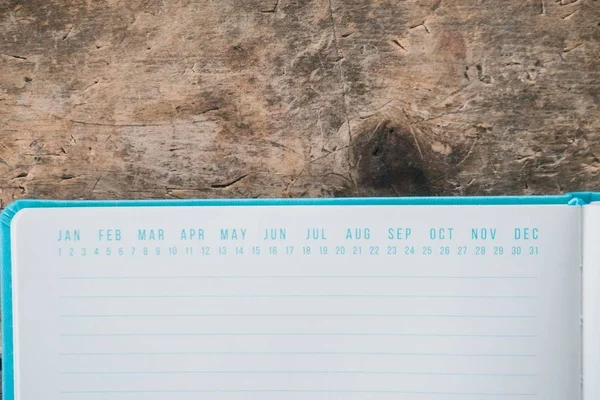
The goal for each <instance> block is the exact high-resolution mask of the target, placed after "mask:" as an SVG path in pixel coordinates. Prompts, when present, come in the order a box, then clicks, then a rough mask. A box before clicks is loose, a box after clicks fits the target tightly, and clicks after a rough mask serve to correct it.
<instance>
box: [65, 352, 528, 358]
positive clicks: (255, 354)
mask: <svg viewBox="0 0 600 400" xmlns="http://www.w3.org/2000/svg"><path fill="white" fill-rule="evenodd" d="M159 355H160V356H166V355H178V356H179V355H221V356H222V355H235V356H244V355H251V356H257V355H260V356H265V355H276V356H279V355H328V356H332V355H355V356H419V357H537V355H535V354H483V353H394V352H341V351H334V352H327V351H323V352H311V351H295V352H294V351H292V352H290V351H272V352H268V351H266V352H265V351H262V352H261V351H257V352H243V351H242V352H240V351H206V352H194V351H191V352H190V351H182V352H158V353H145V352H144V353H143V352H139V353H61V354H60V356H159Z"/></svg>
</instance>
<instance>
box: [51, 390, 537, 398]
mask: <svg viewBox="0 0 600 400" xmlns="http://www.w3.org/2000/svg"><path fill="white" fill-rule="evenodd" d="M60 393H61V394H118V393H163V394H166V393H169V394H174V393H214V394H216V393H232V394H233V393H240V394H242V393H310V394H319V393H324V394H395V395H398V394H414V395H431V396H434V395H435V396H502V397H507V396H510V397H535V396H537V395H536V394H535V393H486V392H426V391H404V390H307V389H299V390H289V389H288V390H285V389H284V390H276V389H247V390H232V389H219V390H206V389H205V390H202V389H199V390H192V389H189V390H90V391H88V390H63V391H61V392H60Z"/></svg>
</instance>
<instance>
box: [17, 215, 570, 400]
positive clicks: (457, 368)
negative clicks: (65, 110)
mask: <svg viewBox="0 0 600 400" xmlns="http://www.w3.org/2000/svg"><path fill="white" fill-rule="evenodd" d="M580 232H581V208H580V207H570V206H484V207H474V206H453V207H450V206H429V207H422V206H411V207H406V206H321V207H315V206H253V207H248V206H229V207H154V208H152V207H135V208H80V209H76V208H71V209H28V210H23V211H21V212H19V214H18V215H17V217H16V219H15V220H14V222H13V225H12V233H13V238H14V242H13V252H14V254H13V261H14V265H13V270H14V272H13V286H14V296H15V300H14V310H13V312H14V342H15V387H16V399H21V400H34V399H36V400H37V399H40V398H43V399H47V400H59V399H60V400H97V399H115V400H121V399H122V400H133V399H149V400H166V399H169V400H191V399H198V398H209V399H223V400H240V399H244V400H248V399H250V400H259V399H260V400H264V399H277V400H304V399H319V400H320V399H350V400H354V399H356V400H362V399H411V400H437V399H449V400H458V399H461V400H462V399H474V400H483V399H490V398H493V399H503V400H509V399H510V400H521V399H543V400H564V399H567V398H568V399H578V398H580V396H581V386H580V381H579V380H580V375H581V351H580V350H581V328H580V324H579V315H580V312H581V310H580V308H581V271H580V268H579V263H580V256H581V253H580V246H579V243H580V236H581V235H580Z"/></svg>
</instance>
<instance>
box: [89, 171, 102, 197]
mask: <svg viewBox="0 0 600 400" xmlns="http://www.w3.org/2000/svg"><path fill="white" fill-rule="evenodd" d="M100 179H102V174H100V176H98V179H96V183H94V186H92V190H90V195H91V194H92V193H94V190H96V186H98V182H100Z"/></svg>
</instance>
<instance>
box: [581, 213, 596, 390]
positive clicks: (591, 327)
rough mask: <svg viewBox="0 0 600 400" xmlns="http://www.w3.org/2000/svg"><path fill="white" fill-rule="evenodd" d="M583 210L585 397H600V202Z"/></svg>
mask: <svg viewBox="0 0 600 400" xmlns="http://www.w3.org/2000/svg"><path fill="white" fill-rule="evenodd" d="M583 209H584V211H583V380H584V386H583V388H584V390H583V398H584V400H594V399H598V398H600V309H599V305H600V246H599V245H598V243H599V239H600V204H598V203H592V204H589V205H586V206H585V207H584V208H583Z"/></svg>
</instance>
